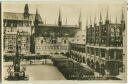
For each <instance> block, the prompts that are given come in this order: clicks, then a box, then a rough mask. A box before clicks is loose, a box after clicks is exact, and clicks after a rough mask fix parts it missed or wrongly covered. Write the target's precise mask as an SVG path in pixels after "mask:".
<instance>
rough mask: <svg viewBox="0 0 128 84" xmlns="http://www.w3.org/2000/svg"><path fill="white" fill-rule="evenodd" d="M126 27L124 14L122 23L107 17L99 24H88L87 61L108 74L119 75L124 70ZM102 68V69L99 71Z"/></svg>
mask: <svg viewBox="0 0 128 84" xmlns="http://www.w3.org/2000/svg"><path fill="white" fill-rule="evenodd" d="M124 29H125V20H124V14H123V12H122V16H121V21H120V23H117V21H115V23H111V22H110V20H109V18H108V13H107V18H106V21H105V23H104V24H103V22H102V17H101V15H100V22H99V25H97V24H95V23H94V25H92V24H90V25H89V26H86V62H87V64H88V65H89V66H91V65H93V64H94V65H93V66H91V67H92V68H94V69H96V70H97V71H98V72H101V73H103V74H106V75H108V76H116V75H119V73H120V72H123V68H124V65H123V56H124V55H123V31H124ZM99 70H100V71H99Z"/></svg>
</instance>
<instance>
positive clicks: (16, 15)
mask: <svg viewBox="0 0 128 84" xmlns="http://www.w3.org/2000/svg"><path fill="white" fill-rule="evenodd" d="M3 16H4V17H3V18H4V19H10V20H28V19H25V18H24V13H13V12H4V14H3ZM39 17H40V16H39ZM29 20H30V21H34V20H35V14H30V15H29ZM40 21H42V20H41V17H40Z"/></svg>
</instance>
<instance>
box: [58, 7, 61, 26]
mask: <svg viewBox="0 0 128 84" xmlns="http://www.w3.org/2000/svg"><path fill="white" fill-rule="evenodd" d="M58 25H59V26H61V25H62V18H61V10H60V9H59V17H58Z"/></svg>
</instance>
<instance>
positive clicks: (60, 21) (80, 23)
mask: <svg viewBox="0 0 128 84" xmlns="http://www.w3.org/2000/svg"><path fill="white" fill-rule="evenodd" d="M65 23H66V24H67V18H66V22H65ZM78 24H79V27H80V28H81V27H82V18H81V11H80V14H79V22H78ZM58 25H59V26H62V17H61V10H60V9H59V17H58Z"/></svg>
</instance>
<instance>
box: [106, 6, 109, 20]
mask: <svg viewBox="0 0 128 84" xmlns="http://www.w3.org/2000/svg"><path fill="white" fill-rule="evenodd" d="M108 20H109V14H108V8H107V13H106V21H108Z"/></svg>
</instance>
